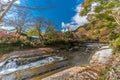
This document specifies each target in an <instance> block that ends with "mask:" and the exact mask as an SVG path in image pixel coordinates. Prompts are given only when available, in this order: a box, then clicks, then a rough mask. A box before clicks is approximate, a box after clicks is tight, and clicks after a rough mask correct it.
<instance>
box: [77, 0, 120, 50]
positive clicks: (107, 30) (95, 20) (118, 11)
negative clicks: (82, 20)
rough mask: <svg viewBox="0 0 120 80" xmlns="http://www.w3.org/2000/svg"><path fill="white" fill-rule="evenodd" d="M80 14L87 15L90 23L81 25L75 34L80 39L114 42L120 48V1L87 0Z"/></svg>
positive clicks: (116, 47)
mask: <svg viewBox="0 0 120 80" xmlns="http://www.w3.org/2000/svg"><path fill="white" fill-rule="evenodd" d="M82 7H83V8H82V11H81V12H80V16H87V19H88V20H89V23H88V24H86V25H84V26H82V27H81V26H80V27H79V28H78V29H77V30H76V32H75V34H76V35H77V36H78V38H79V39H82V40H87V41H89V40H92V41H100V42H112V47H113V48H115V49H117V50H120V1H119V0H85V1H84V3H83V4H82Z"/></svg>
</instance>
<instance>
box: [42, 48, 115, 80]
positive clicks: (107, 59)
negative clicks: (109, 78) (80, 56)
mask: <svg viewBox="0 0 120 80" xmlns="http://www.w3.org/2000/svg"><path fill="white" fill-rule="evenodd" d="M111 61H113V58H112V49H111V48H109V47H108V46H104V47H102V48H100V49H99V50H98V51H97V52H96V53H95V54H94V55H93V57H92V58H91V61H90V64H88V65H84V66H75V67H72V68H69V69H66V70H64V71H61V72H59V73H56V74H54V75H51V76H48V77H47V78H44V79H42V80H97V79H98V78H99V72H100V71H101V70H103V69H105V67H106V64H111Z"/></svg>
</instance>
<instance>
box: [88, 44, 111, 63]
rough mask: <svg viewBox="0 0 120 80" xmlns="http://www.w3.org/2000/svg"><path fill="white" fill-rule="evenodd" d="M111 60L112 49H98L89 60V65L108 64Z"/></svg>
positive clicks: (104, 47)
mask: <svg viewBox="0 0 120 80" xmlns="http://www.w3.org/2000/svg"><path fill="white" fill-rule="evenodd" d="M111 60H112V49H111V48H109V46H103V47H102V48H100V49H99V50H98V51H97V52H96V53H95V54H94V55H93V56H92V58H91V61H90V63H91V64H109V63H110V62H111Z"/></svg>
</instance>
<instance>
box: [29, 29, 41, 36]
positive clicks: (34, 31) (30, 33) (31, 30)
mask: <svg viewBox="0 0 120 80" xmlns="http://www.w3.org/2000/svg"><path fill="white" fill-rule="evenodd" d="M40 33H41V32H40V31H39V30H37V29H30V30H28V31H27V35H28V36H29V37H31V36H39V34H40Z"/></svg>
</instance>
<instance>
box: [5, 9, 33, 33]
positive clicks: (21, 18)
mask: <svg viewBox="0 0 120 80" xmlns="http://www.w3.org/2000/svg"><path fill="white" fill-rule="evenodd" d="M11 14H12V16H11V17H7V18H6V19H5V23H6V24H7V25H9V26H12V27H14V28H15V29H16V30H17V33H19V34H21V33H22V32H23V31H24V30H25V29H26V28H28V27H29V24H30V21H31V19H32V16H31V14H30V13H28V12H27V10H26V9H22V8H17V10H16V11H15V12H14V13H13V12H12V13H11Z"/></svg>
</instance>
